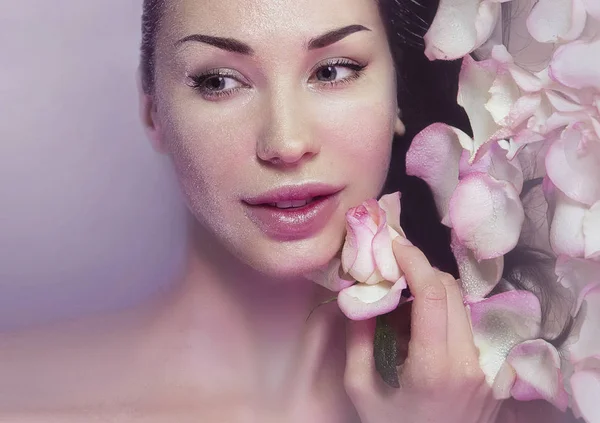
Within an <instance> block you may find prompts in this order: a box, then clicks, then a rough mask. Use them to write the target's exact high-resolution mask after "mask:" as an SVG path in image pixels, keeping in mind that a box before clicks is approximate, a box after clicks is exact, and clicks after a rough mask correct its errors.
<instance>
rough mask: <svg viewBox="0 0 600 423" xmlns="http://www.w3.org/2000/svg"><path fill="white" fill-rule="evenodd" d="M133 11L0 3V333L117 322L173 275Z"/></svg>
mask: <svg viewBox="0 0 600 423" xmlns="http://www.w3.org/2000/svg"><path fill="white" fill-rule="evenodd" d="M140 14H141V0H102V1H98V0H97V1H90V0H87V1H81V0H53V1H48V0H23V1H11V0H0V330H10V329H16V328H20V327H24V326H30V325H36V324H38V323H41V322H48V321H50V320H53V319H62V318H66V317H73V316H79V315H83V314H88V313H94V312H99V311H106V310H111V309H117V308H121V307H126V306H129V305H132V304H135V303H137V302H139V301H142V300H144V299H145V298H146V297H147V296H149V295H151V294H152V293H154V292H155V291H156V290H158V289H161V288H164V287H166V286H168V285H169V284H170V283H171V282H172V281H173V280H174V275H175V274H176V272H177V270H178V269H179V268H180V266H181V258H182V242H181V241H182V237H183V234H184V226H183V205H182V202H181V200H180V197H179V193H178V191H177V189H176V185H175V183H174V178H173V175H172V173H171V170H170V167H169V165H168V162H167V160H166V159H165V158H164V157H161V156H159V155H157V154H156V153H155V152H154V151H153V150H152V148H151V147H150V144H149V143H148V142H147V141H146V138H145V135H144V133H143V130H142V129H141V126H140V123H139V120H138V102H137V101H138V100H137V91H136V86H135V69H136V66H137V60H138V45H139V38H140V34H139V19H140Z"/></svg>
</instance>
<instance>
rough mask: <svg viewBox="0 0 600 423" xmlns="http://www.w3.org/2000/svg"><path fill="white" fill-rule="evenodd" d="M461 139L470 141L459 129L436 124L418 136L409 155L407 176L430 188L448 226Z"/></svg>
mask: <svg viewBox="0 0 600 423" xmlns="http://www.w3.org/2000/svg"><path fill="white" fill-rule="evenodd" d="M459 134H461V135H459ZM459 136H463V137H466V138H469V136H468V135H467V134H465V133H464V132H462V131H460V130H459V129H456V128H453V127H452V126H449V125H446V124H443V123H434V124H433V125H430V126H428V127H427V128H425V129H424V130H422V131H421V132H420V133H419V134H417V136H415V138H414V139H413V141H412V143H411V145H410V148H409V149H408V152H407V154H406V173H407V174H408V175H411V176H416V177H418V178H421V179H422V180H424V181H425V182H426V183H427V185H429V188H430V189H431V191H432V193H433V197H434V199H435V203H436V206H437V209H438V213H439V215H440V217H441V219H442V223H444V224H445V225H449V220H448V204H449V202H450V198H451V197H452V193H453V192H454V189H455V188H456V185H457V184H458V161H459V159H460V156H461V153H462V151H463V148H462V146H461V143H460V141H459Z"/></svg>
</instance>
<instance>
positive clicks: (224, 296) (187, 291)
mask: <svg viewBox="0 0 600 423" xmlns="http://www.w3.org/2000/svg"><path fill="white" fill-rule="evenodd" d="M201 235H202V236H203V237H208V235H207V234H201ZM210 241H212V240H210ZM216 244H217V243H216V242H209V239H206V238H204V239H202V237H200V236H199V235H198V233H197V232H196V233H195V236H194V238H193V239H192V240H191V242H190V248H189V255H188V265H187V268H186V272H185V275H184V278H183V282H182V283H181V284H180V285H179V286H178V287H177V288H176V289H175V290H174V292H173V293H172V295H171V296H170V299H169V301H168V306H167V308H168V310H169V311H168V315H169V316H170V317H169V320H170V321H171V322H172V324H173V325H175V327H177V328H178V329H177V330H178V331H179V332H180V333H188V334H193V333H196V334H204V333H206V332H207V331H209V332H211V333H212V337H211V338H210V339H211V344H210V348H216V349H217V350H219V349H220V348H224V349H226V350H230V349H233V350H234V351H237V352H240V353H242V352H243V354H241V356H240V357H237V358H233V357H230V360H242V361H244V362H245V363H246V364H245V366H244V367H249V369H245V370H241V371H242V372H243V373H244V374H246V370H247V371H249V372H251V373H253V375H252V376H247V377H248V379H249V380H248V381H246V382H248V384H249V385H254V386H252V388H254V389H256V385H257V384H258V385H259V386H260V388H259V389H263V390H264V393H265V395H267V396H269V397H272V396H273V395H274V394H275V393H277V392H286V394H287V395H286V396H289V394H290V389H292V386H293V387H294V389H297V390H300V391H302V390H310V388H311V386H312V385H313V384H314V383H320V381H317V379H318V378H319V377H321V376H320V374H321V373H322V370H323V366H328V365H329V363H330V361H331V360H332V357H331V355H332V351H333V352H334V354H335V355H336V357H335V358H334V359H335V360H336V361H338V363H343V361H344V360H343V358H344V357H343V356H342V357H340V356H339V355H340V353H342V354H343V342H344V332H343V322H344V321H343V318H342V315H341V313H340V312H339V310H337V308H336V307H333V306H327V307H322V308H319V309H318V310H317V311H316V312H315V313H314V314H313V315H311V317H310V319H309V320H308V321H307V317H308V316H309V313H310V312H311V311H312V310H313V309H314V308H315V306H317V305H318V304H320V303H322V302H323V301H325V300H327V299H329V298H331V297H333V296H335V294H334V293H332V292H330V291H327V290H326V289H324V288H322V287H320V286H318V285H316V284H314V283H312V282H310V281H308V280H306V279H304V278H298V279H289V280H274V279H269V278H266V277H265V276H263V275H261V274H259V273H257V272H256V271H254V270H253V269H252V268H250V267H248V266H246V265H244V264H242V263H240V262H239V261H238V260H235V259H234V258H233V257H232V256H231V255H229V254H228V253H227V252H225V251H222V250H219V248H216V247H215V245H216ZM340 329H342V330H340ZM332 343H334V344H336V347H334V348H332ZM192 345H196V347H197V348H198V349H199V350H202V351H198V352H197V357H199V359H202V358H201V357H206V351H205V349H206V344H205V343H201V342H200V343H198V344H194V343H192ZM340 345H342V348H338V347H339V346H340ZM192 348H193V347H192ZM234 355H235V353H234ZM221 356H222V357H226V355H221ZM219 365H223V366H224V365H226V363H219V364H216V363H215V366H219ZM250 380H251V382H250ZM298 395H302V393H301V392H298Z"/></svg>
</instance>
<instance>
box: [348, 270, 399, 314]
mask: <svg viewBox="0 0 600 423" xmlns="http://www.w3.org/2000/svg"><path fill="white" fill-rule="evenodd" d="M405 288H406V280H405V279H404V277H402V278H400V279H399V280H398V281H397V282H396V283H391V282H389V281H382V282H379V283H377V284H372V285H368V284H363V283H357V284H355V285H352V286H351V287H349V288H346V289H343V290H342V291H340V293H339V294H338V299H337V302H338V305H339V307H340V309H341V310H342V312H343V313H344V314H345V315H346V317H348V318H349V319H351V320H366V319H370V318H372V317H375V316H380V315H382V314H385V313H389V312H391V311H393V310H394V309H396V307H398V304H400V301H401V299H402V290H404V289H405Z"/></svg>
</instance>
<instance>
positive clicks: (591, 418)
mask: <svg viewBox="0 0 600 423" xmlns="http://www.w3.org/2000/svg"><path fill="white" fill-rule="evenodd" d="M571 390H572V391H573V394H572V397H573V402H574V405H575V407H576V408H577V410H578V413H577V414H580V415H581V416H582V417H583V418H584V419H585V421H586V422H587V423H600V407H599V406H598V398H600V370H582V371H578V372H575V373H574V374H573V375H572V376H571Z"/></svg>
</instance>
